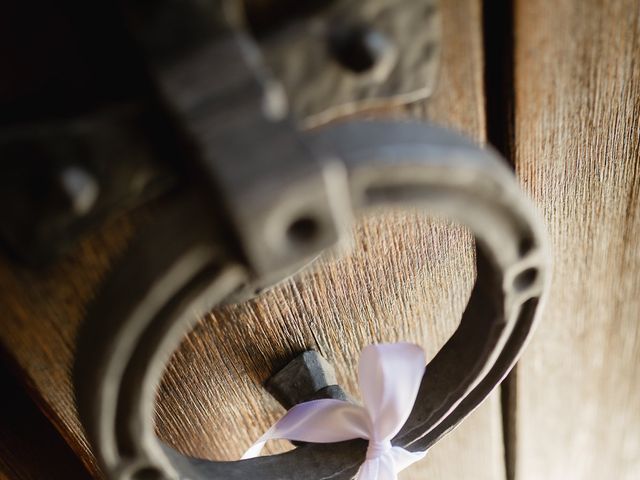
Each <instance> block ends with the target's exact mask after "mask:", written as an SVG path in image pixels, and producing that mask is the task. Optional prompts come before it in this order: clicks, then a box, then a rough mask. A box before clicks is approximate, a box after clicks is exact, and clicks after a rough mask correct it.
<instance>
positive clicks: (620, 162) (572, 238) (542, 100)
mask: <svg viewBox="0 0 640 480" xmlns="http://www.w3.org/2000/svg"><path fill="white" fill-rule="evenodd" d="M515 26H516V30H515V31H516V54H515V62H516V63H515V76H516V125H515V127H516V130H515V132H516V155H515V160H516V168H517V172H518V175H519V176H520V178H521V179H522V183H523V185H524V186H525V188H526V189H527V190H529V192H531V194H532V195H533V197H534V198H535V200H536V202H537V203H538V205H539V206H540V208H541V210H542V212H543V214H544V217H545V219H546V222H547V225H548V228H549V233H550V236H551V241H552V244H553V250H554V257H555V258H554V262H555V268H554V275H553V284H552V290H551V295H550V297H549V299H548V302H547V305H546V309H545V313H544V316H543V319H542V322H541V324H540V327H539V330H538V332H537V333H536V335H535V337H534V339H533V341H532V343H531V345H530V348H529V349H528V350H527V351H526V352H525V355H524V358H523V360H522V361H521V363H520V366H519V370H518V385H517V386H518V399H517V424H516V426H517V430H518V447H517V453H516V465H517V479H518V480H529V479H530V480H538V479H542V478H544V479H547V480H555V479H558V480H560V479H562V480H571V479H576V480H577V479H580V480H590V479H593V480H596V479H603V478H607V479H616V480H632V479H633V480H635V479H638V478H640V370H639V368H640V151H639V147H640V2H638V1H637V0H612V1H609V2H601V1H596V0H560V1H551V0H519V1H518V2H516V23H515Z"/></svg>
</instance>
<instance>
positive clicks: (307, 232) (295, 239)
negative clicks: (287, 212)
mask: <svg viewBox="0 0 640 480" xmlns="http://www.w3.org/2000/svg"><path fill="white" fill-rule="evenodd" d="M319 231H320V228H319V226H318V222H317V221H316V220H315V219H314V218H311V217H300V218H298V219H297V220H294V221H293V222H291V224H290V225H289V228H288V229H287V238H288V239H289V241H290V242H291V243H294V244H296V245H302V244H305V243H308V242H311V241H312V240H314V239H315V238H316V236H317V235H318V233H319Z"/></svg>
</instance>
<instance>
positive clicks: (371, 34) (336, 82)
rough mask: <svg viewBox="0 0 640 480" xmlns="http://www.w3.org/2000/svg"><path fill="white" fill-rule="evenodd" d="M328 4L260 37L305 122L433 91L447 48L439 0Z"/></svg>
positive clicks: (295, 112) (313, 123)
mask: <svg viewBox="0 0 640 480" xmlns="http://www.w3.org/2000/svg"><path fill="white" fill-rule="evenodd" d="M328 3H330V6H328V7H327V8H326V9H325V10H323V11H322V12H320V13H318V14H316V15H314V16H312V17H309V18H305V19H303V20H297V21H295V22H293V23H291V24H289V25H287V26H285V27H284V28H281V29H278V30H277V31H275V32H273V33H272V34H270V35H267V36H265V37H264V38H259V39H258V43H259V45H260V48H261V51H262V53H263V55H264V58H265V61H266V63H267V64H268V65H269V67H270V68H271V70H272V71H273V73H274V75H275V77H276V78H277V79H278V80H279V81H280V82H281V83H282V84H283V85H284V88H285V90H286V92H287V95H288V98H289V101H290V109H291V112H292V113H293V116H294V117H295V118H297V119H298V120H299V121H301V123H302V124H303V125H304V126H306V127H313V126H316V125H319V124H322V123H325V122H327V121H330V120H332V119H333V118H335V117H337V116H339V115H345V114H351V113H355V112H357V111H360V110H365V109H369V108H379V107H388V106H392V105H402V104H406V103H409V102H413V101H416V100H421V99H424V98H427V97H428V96H429V95H430V94H431V93H432V91H433V88H434V85H435V81H436V75H437V71H438V65H439V57H440V45H441V25H440V12H439V9H438V2H437V0H366V1H365V0H360V1H357V2H355V1H352V0H342V1H334V2H328ZM341 50H342V52H341ZM341 53H342V54H343V55H341ZM362 57H365V58H362ZM368 62H370V65H369V67H370V68H364V67H366V66H367V65H368ZM345 63H346V65H345ZM349 65H350V66H349ZM355 70H359V71H355Z"/></svg>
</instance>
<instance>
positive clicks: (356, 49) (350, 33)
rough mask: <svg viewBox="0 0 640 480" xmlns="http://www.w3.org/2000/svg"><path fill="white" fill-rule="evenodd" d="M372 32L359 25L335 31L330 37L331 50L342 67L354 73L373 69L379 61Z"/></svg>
mask: <svg viewBox="0 0 640 480" xmlns="http://www.w3.org/2000/svg"><path fill="white" fill-rule="evenodd" d="M374 36H375V32H372V31H371V30H369V29H368V28H366V27H362V26H357V27H350V28H346V29H345V28H342V29H338V30H336V31H334V32H333V33H332V34H331V35H330V37H329V51H330V52H331V55H333V58H334V59H335V60H336V61H337V62H338V63H339V64H340V65H342V67H344V68H346V69H347V70H350V71H352V72H354V73H364V72H366V71H368V70H371V68H373V66H374V65H375V64H376V61H377V54H378V53H379V52H377V51H376V50H375V48H374V45H373V44H372V43H373V42H372V41H371V40H372V37H374Z"/></svg>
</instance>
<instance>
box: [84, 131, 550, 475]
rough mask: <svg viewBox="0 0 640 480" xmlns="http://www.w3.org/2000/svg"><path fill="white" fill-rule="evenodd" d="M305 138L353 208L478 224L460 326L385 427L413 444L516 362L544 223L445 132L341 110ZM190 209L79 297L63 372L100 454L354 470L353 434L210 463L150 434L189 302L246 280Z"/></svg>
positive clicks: (201, 471)
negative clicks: (327, 159) (341, 177)
mask: <svg viewBox="0 0 640 480" xmlns="http://www.w3.org/2000/svg"><path fill="white" fill-rule="evenodd" d="M307 137H308V141H309V143H310V145H311V146H312V147H313V148H314V149H316V150H317V151H321V152H326V153H328V154H331V156H333V157H337V158H338V159H339V161H340V162H341V163H342V164H343V165H344V167H345V169H346V172H347V178H348V185H349V190H350V196H351V200H352V203H353V206H354V209H357V210H360V209H366V208H369V207H376V206H379V205H387V204H390V203H391V204H398V203H399V204H406V203H409V204H410V205H423V206H424V207H425V208H426V209H427V210H428V211H429V212H430V213H440V214H444V215H446V216H448V217H452V218H453V219H455V220H459V221H461V222H462V223H463V224H465V225H467V226H468V227H470V228H471V230H472V232H473V233H474V234H475V236H476V239H477V242H476V264H477V280H476V283H475V286H474V288H473V291H472V294H471V297H470V300H469V303H468V305H467V307H466V309H465V312H464V314H463V317H462V320H461V323H460V326H459V327H458V329H457V330H456V332H455V333H454V334H453V336H452V337H451V338H450V339H449V340H448V341H447V343H446V344H445V345H444V347H443V348H442V349H441V350H440V352H439V353H438V354H437V355H436V357H435V358H434V359H433V360H432V362H430V363H429V365H428V366H427V368H426V370H425V375H424V377H423V381H422V385H421V388H420V392H419V394H418V399H417V401H416V404H415V406H414V409H413V411H412V413H411V416H410V418H409V420H408V421H407V423H406V424H405V426H404V427H403V429H402V430H401V432H400V433H399V434H398V435H397V437H396V438H395V439H394V440H393V443H394V444H395V445H400V446H403V447H405V448H407V449H408V450H412V451H424V450H426V449H427V448H429V447H430V446H431V445H433V444H434V443H435V442H436V441H437V440H438V439H439V438H440V437H441V436H442V435H443V434H445V433H446V432H447V431H449V430H450V429H451V428H453V427H454V426H455V425H457V424H458V423H459V422H460V421H461V420H462V419H463V418H464V417H465V416H466V415H468V414H469V413H470V412H471V411H472V410H473V409H474V408H475V407H476V406H477V405H478V404H479V403H480V402H481V401H482V400H483V399H484V398H485V397H486V395H488V393H489V392H490V391H491V389H492V388H493V387H495V386H496V385H497V384H498V383H499V381H500V380H501V379H502V378H503V377H504V376H505V375H506V374H507V373H508V371H509V369H510V368H511V367H512V365H513V364H514V362H515V361H516V359H517V357H518V355H519V353H520V351H521V349H522V347H523V345H524V343H525V342H526V340H527V338H528V335H529V333H530V332H531V329H532V327H533V324H534V321H535V318H536V315H535V313H536V311H537V308H538V307H539V304H540V299H541V298H542V296H543V293H544V290H545V287H546V285H547V282H548V260H547V258H548V256H547V251H546V246H545V242H544V234H543V230H542V228H541V225H540V223H539V222H538V220H537V218H536V216H535V214H534V212H533V209H532V208H531V207H530V205H529V204H528V202H527V201H526V199H524V197H523V196H522V194H521V193H520V191H519V189H518V186H517V184H516V182H515V180H514V179H513V175H512V174H511V172H510V171H509V170H508V168H507V167H506V166H505V165H504V164H503V162H502V161H501V160H500V158H499V156H498V155H496V154H495V153H492V152H491V151H489V150H484V149H480V148H478V147H476V146H474V145H473V144H471V143H470V142H469V141H467V140H466V139H464V138H463V137H461V136H459V135H457V134H454V133H451V132H449V131H446V130H443V129H440V128H436V127H430V126H426V125H423V124H415V123H389V122H353V123H347V124H341V125H336V126H331V127H327V128H325V129H322V130H318V131H316V132H314V133H312V134H307ZM203 214H204V213H203ZM199 215H201V214H200V213H198V209H197V208H196V207H194V203H193V202H192V201H191V200H189V201H185V202H184V203H182V204H178V205H177V206H176V207H175V209H174V210H173V212H169V213H168V214H167V215H165V216H164V218H163V219H162V220H160V221H158V222H157V223H156V224H155V225H153V226H152V228H151V229H150V230H149V231H147V232H146V233H145V234H143V235H141V236H140V238H139V239H138V241H137V243H136V244H135V245H134V246H132V247H131V249H130V251H129V253H128V255H127V258H126V259H125V261H124V262H123V263H122V265H121V267H120V268H119V269H118V270H116V271H115V272H114V273H113V274H112V276H111V277H110V278H109V279H108V281H107V283H106V285H105V286H104V288H103V290H102V292H101V293H100V295H99V297H98V298H97V299H96V300H95V302H94V304H93V306H92V308H91V309H90V312H89V315H88V317H87V320H86V322H85V325H84V327H83V331H82V332H81V335H80V337H79V343H78V352H77V355H76V364H75V371H74V382H75V387H76V396H77V403H78V409H79V413H80V417H81V420H82V423H83V425H84V427H85V430H86V432H87V434H88V437H89V439H90V441H91V442H92V444H93V446H94V449H95V453H96V455H97V457H98V460H99V462H100V464H101V465H102V467H103V468H104V470H105V472H106V474H107V475H108V477H109V478H112V479H114V480H116V479H117V480H125V479H126V480H142V479H148V478H152V479H155V478H158V479H160V478H181V479H190V480H196V479H204V478H209V479H211V478H220V479H223V478H224V479H230V480H234V479H247V478H263V479H274V480H275V479H285V480H288V479H290V480H293V479H298V478H319V479H329V478H331V479H348V478H352V476H353V475H354V474H355V473H356V471H357V468H358V466H359V465H360V463H361V462H362V461H363V458H364V454H365V450H366V443H365V442H364V441H360V440H354V441H350V442H342V443H340V444H307V445H304V446H302V447H298V448H296V449H295V450H292V451H290V452H287V453H283V454H279V455H273V456H266V457H260V458H256V459H251V460H243V461H236V462H213V461H206V460H201V459H194V458H188V457H185V456H183V455H181V454H179V453H178V452H176V451H175V450H173V449H172V448H171V447H169V446H167V445H164V444H163V443H162V442H160V441H159V440H158V439H157V438H156V437H155V436H154V428H153V405H154V401H155V390H156V388H157V385H158V384H159V381H160V378H161V374H162V371H163V369H164V366H165V363H166V361H167V359H168V358H169V355H170V353H171V352H172V351H173V350H174V349H175V348H176V347H177V346H178V344H179V341H180V339H181V338H182V337H183V335H184V334H185V333H186V331H188V329H189V328H190V326H191V325H192V322H193V321H194V320H195V318H196V315H195V314H194V310H200V311H202V312H203V313H204V312H205V311H206V310H207V309H209V308H211V307H212V306H214V305H215V304H218V303H221V302H223V301H224V300H225V298H227V297H228V296H229V295H231V294H232V293H233V292H234V291H235V290H236V289H237V288H238V287H240V286H241V285H242V284H243V283H244V282H246V281H247V279H248V273H247V271H248V270H247V269H246V268H244V267H243V265H242V263H241V262H240V261H239V260H237V259H236V258H235V257H233V255H231V254H230V253H229V251H228V250H226V249H225V248H224V242H223V241H222V240H221V239H220V238H219V236H218V234H217V232H216V231H215V229H214V228H212V227H208V226H206V222H195V220H194V219H195V218H202V216H199ZM177 232H179V234H177ZM292 466H295V468H292Z"/></svg>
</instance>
